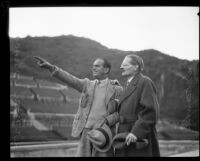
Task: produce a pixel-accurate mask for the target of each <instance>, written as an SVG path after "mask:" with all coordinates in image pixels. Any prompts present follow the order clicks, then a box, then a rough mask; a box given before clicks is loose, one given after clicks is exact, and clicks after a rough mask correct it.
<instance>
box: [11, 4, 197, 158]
mask: <svg viewBox="0 0 200 161" xmlns="http://www.w3.org/2000/svg"><path fill="white" fill-rule="evenodd" d="M8 20H9V21H8V36H9V52H10V157H11V158H24V157H199V7H198V6H46V7H45V6H41V7H37V6H36V7H35V6H33V7H23V6H22V7H10V8H9V19H8Z"/></svg>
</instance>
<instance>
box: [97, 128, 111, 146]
mask: <svg viewBox="0 0 200 161" xmlns="http://www.w3.org/2000/svg"><path fill="white" fill-rule="evenodd" d="M96 130H99V131H101V132H102V133H103V135H104V136H105V138H106V141H107V140H109V136H108V134H107V132H106V131H105V130H104V129H102V128H97V129H96ZM105 146H106V144H104V145H101V146H99V148H101V149H103V148H104V147H105Z"/></svg>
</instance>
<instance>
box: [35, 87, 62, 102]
mask: <svg viewBox="0 0 200 161" xmlns="http://www.w3.org/2000/svg"><path fill="white" fill-rule="evenodd" d="M32 91H33V92H34V93H35V95H36V97H37V99H38V100H49V101H61V102H62V101H63V100H64V98H63V96H62V95H61V94H60V93H59V91H58V90H53V89H41V88H33V89H32Z"/></svg>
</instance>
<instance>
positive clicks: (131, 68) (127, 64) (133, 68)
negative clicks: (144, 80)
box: [120, 57, 138, 77]
mask: <svg viewBox="0 0 200 161" xmlns="http://www.w3.org/2000/svg"><path fill="white" fill-rule="evenodd" d="M120 69H122V76H124V77H131V76H133V75H134V74H135V73H136V72H137V69H138V65H137V64H135V65H133V64H132V63H131V58H130V57H125V58H124V60H123V62H122V64H121V67H120Z"/></svg>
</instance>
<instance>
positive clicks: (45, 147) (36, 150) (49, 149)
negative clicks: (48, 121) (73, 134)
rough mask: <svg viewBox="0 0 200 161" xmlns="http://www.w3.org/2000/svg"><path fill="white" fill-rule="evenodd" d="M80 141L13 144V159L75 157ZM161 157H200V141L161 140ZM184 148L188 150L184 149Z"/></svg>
mask: <svg viewBox="0 0 200 161" xmlns="http://www.w3.org/2000/svg"><path fill="white" fill-rule="evenodd" d="M77 146H78V141H49V142H31V143H28V142H27V143H12V144H11V148H10V149H11V154H10V155H11V157H75V156H76V150H77ZM159 146H160V151H161V157H182V156H194V157H195V156H199V141H194V140H159ZM184 147H185V148H186V149H184Z"/></svg>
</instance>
